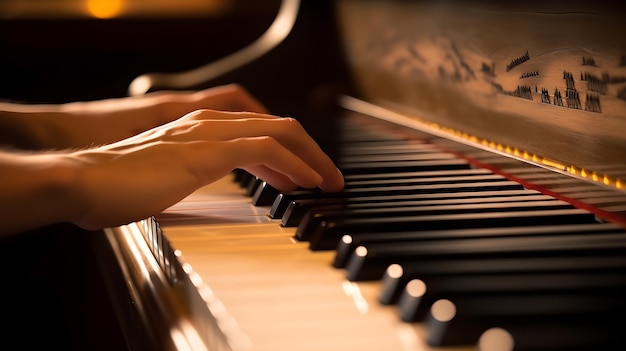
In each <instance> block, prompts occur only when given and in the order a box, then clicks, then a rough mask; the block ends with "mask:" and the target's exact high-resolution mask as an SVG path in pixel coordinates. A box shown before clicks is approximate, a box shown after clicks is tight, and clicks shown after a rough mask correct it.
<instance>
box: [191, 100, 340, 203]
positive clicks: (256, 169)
mask: <svg viewBox="0 0 626 351" xmlns="http://www.w3.org/2000/svg"><path fill="white" fill-rule="evenodd" d="M208 112H209V111H198V112H197V113H194V114H190V115H188V116H187V118H188V119H193V120H198V121H199V123H198V124H196V125H194V126H193V127H192V128H194V129H195V130H194V131H193V132H192V133H198V134H197V135H196V136H195V138H197V140H203V139H204V140H207V139H208V140H222V141H228V140H235V139H240V138H251V139H250V143H243V144H244V145H245V146H246V147H247V149H246V148H243V149H238V150H236V151H231V152H230V155H231V157H233V158H234V159H239V160H240V162H244V163H240V164H235V165H233V166H234V167H239V168H245V169H248V170H249V171H250V172H251V173H253V174H255V175H256V176H258V177H259V178H261V179H264V180H266V181H268V182H269V183H270V184H272V181H270V179H272V180H274V182H275V184H272V185H275V186H277V187H278V188H282V189H285V186H286V185H287V184H288V183H289V182H286V180H287V178H290V176H289V174H295V173H293V171H294V167H293V166H294V165H296V164H300V165H299V166H298V167H300V168H301V167H306V168H310V169H311V170H313V171H314V172H316V173H317V174H318V175H319V177H321V178H320V179H319V180H318V182H317V184H314V183H311V182H306V183H298V181H295V180H296V179H301V178H292V179H291V180H292V182H293V183H295V184H297V185H300V186H303V187H317V186H319V187H320V188H321V189H322V190H326V191H339V190H341V189H342V188H343V176H342V175H341V173H340V172H339V170H338V169H337V168H336V166H335V165H334V163H333V162H332V160H331V159H330V158H329V157H328V156H327V155H326V154H325V153H324V152H323V151H322V150H321V149H320V147H319V146H318V145H317V143H315V141H314V140H313V139H312V138H311V137H310V136H309V135H308V134H307V132H306V131H305V130H304V128H303V127H302V125H300V123H299V122H298V121H296V120H295V119H293V118H277V117H275V116H271V115H259V114H250V113H235V114H233V113H228V114H227V115H228V117H229V118H230V119H225V120H216V119H212V120H209V121H206V120H204V121H203V120H202V115H204V114H207V113H208ZM236 115H238V117H239V118H234V119H233V117H234V116H236ZM216 132H217V133H216ZM269 140H272V141H269ZM266 144H269V145H266ZM238 147H240V146H238ZM264 148H267V149H265V150H259V149H264ZM270 150H271V151H270ZM259 151H262V152H264V153H267V152H270V153H269V154H268V156H269V158H267V159H266V160H265V161H264V162H259V163H258V164H253V163H254V160H255V159H257V158H258V159H259V160H260V159H262V156H263V155H261V154H258V152H259ZM286 152H288V153H289V154H290V156H289V157H285V156H286ZM254 155H256V156H254ZM291 155H292V156H291ZM244 157H246V158H244ZM255 157H256V158H255ZM293 157H296V158H297V159H298V160H299V162H297V163H294V164H293V165H292V166H291V167H290V168H289V169H290V173H284V171H286V170H287V169H286V168H285V166H286V164H285V162H287V160H288V159H292V158H293ZM250 162H252V164H251V163H250ZM289 162H293V161H289ZM281 174H282V175H281ZM293 187H294V186H288V187H286V188H287V189H289V188H293ZM282 189H281V190H282Z"/></svg>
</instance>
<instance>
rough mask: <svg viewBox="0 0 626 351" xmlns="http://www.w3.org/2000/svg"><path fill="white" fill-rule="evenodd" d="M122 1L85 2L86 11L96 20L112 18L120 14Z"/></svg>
mask: <svg viewBox="0 0 626 351" xmlns="http://www.w3.org/2000/svg"><path fill="white" fill-rule="evenodd" d="M123 7H124V0H87V10H88V11H89V13H90V14H91V15H92V16H94V17H96V18H112V17H115V16H117V15H119V14H120V12H121V11H122V8H123Z"/></svg>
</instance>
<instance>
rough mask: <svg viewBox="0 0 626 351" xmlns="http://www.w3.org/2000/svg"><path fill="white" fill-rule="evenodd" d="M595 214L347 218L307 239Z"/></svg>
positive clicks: (321, 242) (583, 219)
mask: <svg viewBox="0 0 626 351" xmlns="http://www.w3.org/2000/svg"><path fill="white" fill-rule="evenodd" d="M594 222H595V216H594V215H593V214H592V213H591V212H588V211H585V210H580V209H565V210H552V211H515V212H487V213H462V214H443V215H430V216H408V217H387V218H348V219H337V220H333V221H329V222H326V223H323V224H322V226H321V227H320V229H319V230H317V231H315V232H314V233H312V236H311V237H310V238H298V239H299V240H304V241H306V240H309V241H310V243H309V248H310V249H311V250H332V249H334V248H336V247H337V244H338V243H339V240H340V238H341V237H342V236H343V235H345V234H350V233H365V232H387V231H396V232H398V231H412V230H438V229H439V230H442V229H462V228H488V227H516V226H522V225H547V224H564V223H567V224H575V223H594Z"/></svg>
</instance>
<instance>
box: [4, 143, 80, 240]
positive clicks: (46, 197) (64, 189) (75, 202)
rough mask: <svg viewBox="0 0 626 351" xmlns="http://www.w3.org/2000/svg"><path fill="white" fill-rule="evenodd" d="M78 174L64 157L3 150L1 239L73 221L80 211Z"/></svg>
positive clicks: (77, 170) (53, 154)
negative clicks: (77, 190)
mask: <svg viewBox="0 0 626 351" xmlns="http://www.w3.org/2000/svg"><path fill="white" fill-rule="evenodd" d="M78 172H79V169H78V168H76V167H74V165H73V162H72V160H71V159H69V158H66V157H64V155H63V154H57V153H48V154H28V153H13V152H6V151H0V194H1V196H0V209H1V210H0V223H2V226H0V236H8V235H12V234H17V233H20V232H23V231H26V230H30V229H35V228H39V227H42V226H45V225H49V224H53V223H59V222H68V221H71V220H72V219H73V218H74V217H75V216H77V215H78V214H79V211H80V208H81V205H80V204H79V202H80V201H79V197H78V196H76V195H77V194H76V191H75V187H76V180H77V179H78V178H79V175H78Z"/></svg>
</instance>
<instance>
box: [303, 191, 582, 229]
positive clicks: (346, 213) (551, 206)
mask: <svg viewBox="0 0 626 351" xmlns="http://www.w3.org/2000/svg"><path fill="white" fill-rule="evenodd" d="M473 200H474V201H473ZM567 208H574V207H573V206H572V205H571V204H570V203H568V202H565V201H561V200H555V199H550V200H546V201H516V202H485V203H481V202H476V201H475V199H470V200H466V202H465V203H458V204H445V205H431V206H429V205H428V204H419V203H416V202H410V203H406V204H404V205H402V204H398V205H395V206H393V205H392V207H382V208H380V207H376V208H357V209H353V208H349V209H319V210H313V211H310V212H309V213H307V214H306V215H305V216H304V218H302V222H300V225H299V226H298V228H297V230H296V236H297V237H302V238H306V237H311V236H312V235H313V234H312V233H315V232H316V231H319V230H322V229H321V227H322V223H328V222H332V221H335V220H338V219H342V220H345V219H348V218H383V217H406V216H426V215H438V214H453V213H481V212H509V211H534V210H558V209H567Z"/></svg>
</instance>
